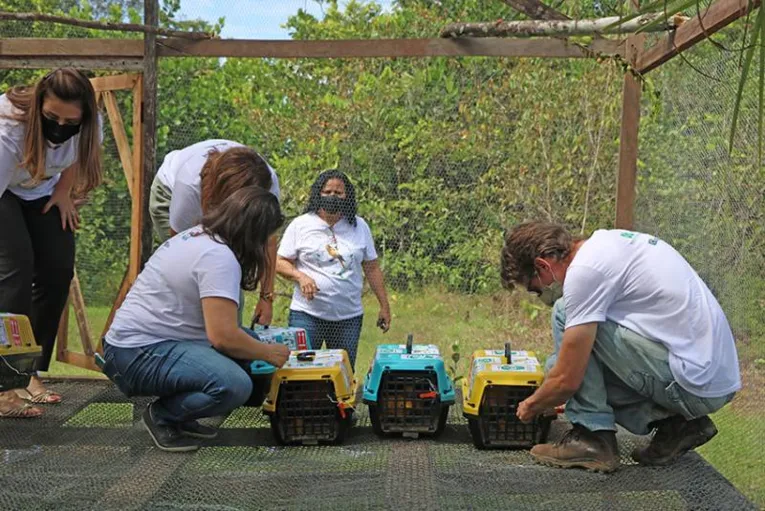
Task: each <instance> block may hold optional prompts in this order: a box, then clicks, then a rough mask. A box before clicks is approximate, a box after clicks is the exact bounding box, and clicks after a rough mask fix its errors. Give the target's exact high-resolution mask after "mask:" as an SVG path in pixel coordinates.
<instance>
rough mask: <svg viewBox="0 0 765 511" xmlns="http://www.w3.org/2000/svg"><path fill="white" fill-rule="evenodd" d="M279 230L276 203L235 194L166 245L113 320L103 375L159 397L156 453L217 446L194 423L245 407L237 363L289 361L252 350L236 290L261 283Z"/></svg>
mask: <svg viewBox="0 0 765 511" xmlns="http://www.w3.org/2000/svg"><path fill="white" fill-rule="evenodd" d="M283 222H284V217H282V214H281V211H280V209H279V203H278V201H277V200H276V198H274V196H273V195H271V194H270V193H268V192H267V191H265V190H263V189H262V188H259V187H255V186H250V187H247V188H242V189H240V190H237V191H236V192H234V193H233V194H232V195H231V196H229V197H228V198H226V199H225V200H224V201H223V202H222V204H220V205H219V206H218V207H217V208H215V209H213V210H211V211H209V212H208V213H206V214H205V216H204V218H203V219H202V223H201V225H198V226H195V227H192V228H191V229H187V230H185V231H183V232H182V233H180V234H178V235H176V236H174V237H172V238H170V239H169V240H168V241H166V242H165V243H163V244H162V246H161V247H159V248H158V249H157V251H156V252H154V254H153V255H152V256H151V258H150V259H149V261H148V262H147V264H146V267H145V268H144V269H143V271H142V272H141V273H140V275H138V279H137V280H136V282H135V284H134V285H133V287H132V288H131V290H130V292H129V293H128V295H127V297H126V298H125V301H124V302H123V304H122V306H120V308H119V309H118V310H117V313H116V314H115V316H114V322H113V323H112V325H111V327H110V328H109V332H108V333H107V334H106V337H105V339H104V361H105V363H104V367H103V371H104V373H105V374H106V375H107V376H108V377H109V378H110V379H111V380H112V381H113V382H114V383H115V384H116V385H117V386H118V387H119V389H120V390H122V391H123V392H124V393H125V394H127V395H128V396H133V395H144V396H159V397H158V398H157V399H156V400H155V401H154V402H152V403H151V404H150V405H149V407H148V408H147V409H146V411H145V412H144V414H143V421H144V424H145V426H146V428H147V429H148V431H149V434H150V435H151V437H152V439H153V440H154V443H155V444H156V445H157V447H159V448H160V449H162V450H165V451H192V450H196V449H198V448H199V442H198V440H197V439H199V438H212V437H214V436H215V433H216V432H215V430H214V429H212V428H209V427H207V426H204V425H201V424H199V423H198V422H197V421H196V420H197V419H200V418H203V417H212V416H215V415H225V414H228V413H229V412H231V411H232V410H234V409H235V408H237V407H238V406H241V405H242V404H244V403H245V401H247V399H248V398H249V397H250V394H251V392H252V381H251V379H250V376H249V374H248V373H247V371H246V370H245V369H244V367H243V366H247V365H249V364H248V363H246V362H242V361H252V360H265V361H266V362H269V363H271V364H273V365H274V366H276V367H281V366H282V365H284V363H285V362H286V361H287V358H288V357H289V348H287V347H286V346H285V345H283V344H264V343H262V342H260V341H257V340H255V339H254V338H253V337H251V336H250V335H248V334H247V333H246V332H245V331H244V330H243V329H242V328H241V327H240V326H239V324H238V321H237V305H238V302H239V290H240V288H243V289H246V290H248V291H254V290H255V289H256V288H257V287H258V284H259V283H260V282H261V281H262V279H263V276H264V274H265V269H266V247H267V244H268V240H269V238H270V237H271V236H272V235H273V234H274V232H276V230H277V229H278V228H279V227H280V226H281V225H282V223H283Z"/></svg>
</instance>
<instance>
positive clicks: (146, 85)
mask: <svg viewBox="0 0 765 511" xmlns="http://www.w3.org/2000/svg"><path fill="white" fill-rule="evenodd" d="M157 4H158V0H144V1H143V8H144V24H145V25H148V26H151V27H156V26H158V25H159V17H158V10H159V6H158V5H157ZM143 44H144V47H143V51H144V53H143V109H142V119H141V121H142V128H143V137H142V139H143V148H142V150H143V169H142V172H141V173H140V174H141V186H140V187H136V188H137V189H138V188H140V189H141V191H142V192H143V197H141V201H140V203H141V204H142V208H141V215H142V218H141V219H140V220H141V223H140V225H141V254H140V258H141V267H143V265H144V264H145V263H146V261H147V260H148V259H149V256H150V255H151V249H152V242H153V233H152V228H151V218H150V217H149V195H150V193H151V182H152V180H153V179H154V169H155V168H156V159H157V158H156V156H157V37H156V35H154V34H149V33H146V34H144V36H143Z"/></svg>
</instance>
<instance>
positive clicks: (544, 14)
mask: <svg viewBox="0 0 765 511" xmlns="http://www.w3.org/2000/svg"><path fill="white" fill-rule="evenodd" d="M504 2H505V3H506V4H507V5H509V6H510V7H512V8H513V9H515V10H516V11H518V12H522V13H523V14H525V15H526V16H528V17H529V19H532V20H567V19H570V18H569V17H568V16H566V15H565V14H563V13H561V12H558V11H556V10H555V9H553V8H552V7H549V6H547V5H545V4H543V3H542V2H540V1H539V0H504Z"/></svg>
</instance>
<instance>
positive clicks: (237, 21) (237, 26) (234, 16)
mask: <svg viewBox="0 0 765 511" xmlns="http://www.w3.org/2000/svg"><path fill="white" fill-rule="evenodd" d="M375 1H376V3H378V4H380V5H382V6H383V7H384V8H390V6H391V4H392V2H393V0H375ZM346 3H347V2H346V1H341V2H340V4H341V5H345V4H346ZM298 9H303V10H305V11H307V12H309V13H311V14H313V15H314V16H317V17H321V13H322V10H321V6H320V5H319V4H318V3H317V2H315V1H314V0H181V17H182V18H184V19H196V18H202V19H204V20H206V21H212V22H214V21H215V20H217V19H218V18H220V17H225V18H226V23H225V25H224V27H223V33H222V34H221V35H222V36H223V37H225V38H237V39H289V34H288V33H287V31H286V30H285V29H283V28H281V26H280V25H283V24H284V23H285V22H286V21H287V18H288V17H289V16H291V15H293V14H295V13H296V12H297V11H298Z"/></svg>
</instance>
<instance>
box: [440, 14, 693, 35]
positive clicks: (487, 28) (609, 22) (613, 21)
mask: <svg viewBox="0 0 765 511" xmlns="http://www.w3.org/2000/svg"><path fill="white" fill-rule="evenodd" d="M620 19H621V18H620V17H619V16H610V17H607V18H598V19H581V20H552V21H548V20H523V21H502V20H500V21H488V22H469V23H462V22H460V23H450V24H448V25H446V26H445V27H444V28H443V29H441V34H440V35H441V37H463V36H469V37H539V36H550V37H557V36H574V35H602V34H631V33H633V32H636V31H637V30H639V29H640V28H641V27H645V26H647V25H650V24H651V23H652V22H654V21H657V20H658V21H661V20H663V19H664V15H663V14H657V13H648V14H644V15H643V16H639V17H637V18H634V19H631V20H629V21H625V22H624V23H619V21H620ZM687 19H688V18H686V17H685V16H683V15H682V14H675V15H674V16H670V17H669V18H668V19H667V20H665V21H662V22H661V23H659V24H657V25H653V26H651V27H649V28H648V29H646V31H648V32H664V31H667V30H673V29H675V28H676V27H678V26H680V25H682V24H683V22H684V21H685V20H687Z"/></svg>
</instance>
